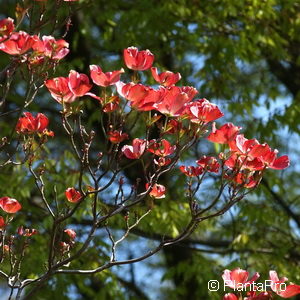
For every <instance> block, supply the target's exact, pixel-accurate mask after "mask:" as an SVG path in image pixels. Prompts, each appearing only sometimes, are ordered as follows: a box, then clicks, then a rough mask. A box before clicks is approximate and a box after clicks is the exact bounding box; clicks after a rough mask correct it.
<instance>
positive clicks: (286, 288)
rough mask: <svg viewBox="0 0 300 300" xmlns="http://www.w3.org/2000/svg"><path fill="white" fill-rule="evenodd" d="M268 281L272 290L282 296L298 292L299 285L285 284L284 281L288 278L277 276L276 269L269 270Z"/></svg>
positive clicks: (285, 296) (289, 295) (293, 294)
mask: <svg viewBox="0 0 300 300" xmlns="http://www.w3.org/2000/svg"><path fill="white" fill-rule="evenodd" d="M269 274H270V281H271V288H272V290H273V291H274V292H275V293H276V294H277V295H279V296H280V297H282V298H291V297H293V296H295V295H298V294H300V286H299V285H297V284H289V285H286V284H285V283H284V282H286V281H288V278H286V277H283V278H281V279H279V278H278V275H277V272H276V271H270V273H269Z"/></svg>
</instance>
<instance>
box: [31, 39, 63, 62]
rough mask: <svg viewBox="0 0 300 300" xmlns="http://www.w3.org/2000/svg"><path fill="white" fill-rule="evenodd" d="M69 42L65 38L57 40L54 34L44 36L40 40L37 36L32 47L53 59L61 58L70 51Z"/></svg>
mask: <svg viewBox="0 0 300 300" xmlns="http://www.w3.org/2000/svg"><path fill="white" fill-rule="evenodd" d="M68 48H69V43H67V42H66V41H65V40H55V38H54V37H53V36H43V37H42V39H41V40H40V39H39V38H38V37H36V38H35V40H34V43H33V45H32V49H33V50H34V51H36V52H37V53H38V54H42V55H44V56H47V57H49V58H51V59H55V60H60V59H62V58H64V57H65V56H66V55H67V54H68V53H69V49H68Z"/></svg>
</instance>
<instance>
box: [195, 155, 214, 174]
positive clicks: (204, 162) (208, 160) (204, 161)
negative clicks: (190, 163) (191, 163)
mask: <svg viewBox="0 0 300 300" xmlns="http://www.w3.org/2000/svg"><path fill="white" fill-rule="evenodd" d="M196 162H197V164H198V165H199V166H200V167H202V168H203V169H204V170H207V171H208V172H213V173H218V172H219V168H220V164H219V162H218V161H217V159H216V158H215V157H212V156H203V157H202V158H201V159H199V160H197V161H196Z"/></svg>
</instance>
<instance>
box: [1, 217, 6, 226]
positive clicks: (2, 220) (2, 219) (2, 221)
mask: <svg viewBox="0 0 300 300" xmlns="http://www.w3.org/2000/svg"><path fill="white" fill-rule="evenodd" d="M5 226H6V224H5V221H4V218H3V217H1V216H0V229H2V228H4V227H5Z"/></svg>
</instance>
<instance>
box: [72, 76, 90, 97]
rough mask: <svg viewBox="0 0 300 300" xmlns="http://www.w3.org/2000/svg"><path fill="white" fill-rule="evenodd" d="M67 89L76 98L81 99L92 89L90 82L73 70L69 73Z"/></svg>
mask: <svg viewBox="0 0 300 300" xmlns="http://www.w3.org/2000/svg"><path fill="white" fill-rule="evenodd" d="M68 85H69V88H70V90H71V92H72V93H73V94H74V95H75V96H76V97H82V96H84V95H86V93H87V92H88V91H89V90H90V89H91V88H92V85H91V84H90V80H89V78H88V77H87V75H85V74H80V73H78V72H76V71H74V70H71V71H70V73H69V83H68Z"/></svg>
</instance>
